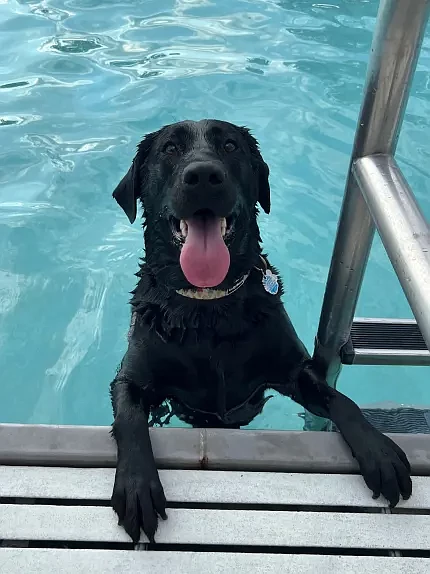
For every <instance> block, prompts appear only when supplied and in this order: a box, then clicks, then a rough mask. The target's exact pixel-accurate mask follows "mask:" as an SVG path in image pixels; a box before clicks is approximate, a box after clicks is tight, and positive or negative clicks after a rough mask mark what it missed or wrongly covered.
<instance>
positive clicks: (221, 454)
mask: <svg viewBox="0 0 430 574" xmlns="http://www.w3.org/2000/svg"><path fill="white" fill-rule="evenodd" d="M151 433H152V441H153V446H154V454H155V457H156V460H157V464H158V466H159V467H160V469H161V470H160V475H161V480H162V482H163V485H164V487H165V492H166V497H167V499H168V507H169V508H168V515H169V519H168V520H167V521H166V522H161V523H160V527H159V530H158V533H157V537H156V539H157V544H155V545H151V544H146V539H145V538H144V536H143V535H142V539H141V544H140V545H139V547H138V548H136V549H135V548H134V547H133V544H132V543H131V542H130V539H129V538H128V536H127V535H126V533H125V532H124V531H123V529H122V528H120V527H119V526H118V525H117V522H116V519H115V515H114V513H113V511H112V510H111V508H110V505H109V498H110V495H111V491H112V485H113V479H114V468H113V467H114V465H115V447H114V444H113V441H112V439H111V437H110V435H109V429H108V428H106V427H57V426H32V425H0V504H1V507H0V572H1V573H2V574H3V573H4V574H18V573H19V574H22V573H23V572H25V574H33V573H34V574H36V573H37V574H40V573H44V572H47V573H48V572H49V573H50V574H52V573H56V572H62V573H64V574H69V573H70V574H72V573H73V574H76V573H77V574H84V573H85V574H96V573H97V574H99V573H106V574H110V573H112V574H113V573H115V574H120V573H123V572H130V573H131V572H140V573H142V574H146V573H151V574H154V573H156V572H165V571H167V572H169V574H179V573H181V574H182V573H184V574H185V573H186V574H200V573H202V572H205V574H215V573H216V574H221V572H222V573H225V572H237V573H239V572H246V573H251V572H252V573H254V572H255V573H259V574H260V573H262V574H275V573H276V574H278V573H281V572H282V573H286V574H289V573H293V572H294V574H296V573H297V572H301V573H304V574H311V573H312V574H314V573H315V572H322V573H326V572H330V574H340V573H342V574H352V573H355V572H360V574H373V573H374V572H379V573H388V572H389V573H390V574H424V573H427V572H430V437H429V435H400V434H397V435H392V436H393V438H394V439H395V440H396V441H397V442H398V443H399V444H400V445H401V446H402V447H403V448H404V450H405V451H406V452H407V454H408V456H409V459H410V461H411V464H412V469H413V474H414V478H413V482H414V493H413V496H412V498H411V499H410V500H409V501H402V502H400V503H399V506H398V507H397V508H396V509H394V510H391V511H390V509H389V508H387V505H386V504H385V503H384V501H383V500H382V501H381V500H373V499H372V496H371V493H370V491H369V490H368V489H367V487H366V486H365V484H364V481H363V479H362V478H361V476H359V475H358V474H357V466H356V463H355V461H354V459H353V458H352V457H351V455H350V454H349V451H348V449H347V447H346V446H345V444H344V443H343V441H342V439H341V437H340V436H339V435H338V434H336V433H312V432H287V431H279V432H278V431H231V430H218V429H205V430H200V429H152V430H151ZM138 550H142V551H138Z"/></svg>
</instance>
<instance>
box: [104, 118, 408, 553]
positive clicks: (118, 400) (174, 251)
mask: <svg viewBox="0 0 430 574" xmlns="http://www.w3.org/2000/svg"><path fill="white" fill-rule="evenodd" d="M268 178H269V169H268V167H267V165H266V164H265V163H264V161H263V159H262V157H261V155H260V152H259V150H258V144H257V141H256V140H255V139H254V138H253V137H252V136H251V135H250V133H249V131H248V130H247V129H245V128H241V127H237V126H234V125H232V124H229V123H226V122H221V121H215V120H204V121H200V122H192V121H186V122H181V123H177V124H173V125H170V126H166V127H164V128H162V129H161V130H159V131H158V132H155V133H152V134H149V135H147V136H146V137H145V139H144V140H143V141H142V142H141V143H140V144H139V146H138V151H137V154H136V157H135V158H134V160H133V164H132V166H131V168H130V169H129V171H128V173H127V174H126V175H125V177H124V178H123V179H122V181H121V182H120V184H119V185H118V187H117V188H116V189H115V191H114V193H113V196H114V198H115V199H116V201H117V202H118V203H119V205H120V206H121V207H122V209H123V210H124V211H125V213H126V214H127V216H128V218H129V220H130V222H131V223H133V221H134V220H135V218H136V209H137V201H138V200H139V199H140V200H141V203H142V206H143V212H144V221H145V223H144V226H145V231H144V237H145V258H144V260H143V262H142V263H141V264H140V271H139V272H138V274H137V276H138V277H139V281H138V284H137V287H136V289H135V290H134V291H133V298H132V301H131V303H132V308H133V315H132V326H131V330H130V335H129V347H128V350H127V353H126V355H125V357H124V359H123V361H122V364H121V368H120V370H119V372H118V374H117V376H116V378H115V380H114V381H113V383H112V385H111V394H112V403H113V409H114V417H115V418H114V423H113V434H114V437H115V439H116V442H117V445H118V464H117V469H116V476H115V485H114V490H113V495H112V505H113V508H114V510H115V511H116V512H117V514H118V516H119V522H120V523H121V524H123V526H124V528H125V529H126V531H127V532H128V534H129V535H130V536H131V538H132V539H133V541H134V542H137V541H138V540H139V537H140V530H141V528H142V529H143V531H144V532H145V534H146V535H147V536H148V538H149V540H151V541H153V540H154V534H155V532H156V529H157V524H158V518H157V517H158V516H161V517H162V518H166V512H165V508H166V499H165V496H164V492H163V487H162V485H161V483H160V480H159V477H158V472H157V469H156V466H155V462H154V457H153V453H152V449H151V443H150V439H149V433H148V415H149V414H150V412H151V411H152V410H153V409H155V408H156V407H158V406H159V405H160V404H161V403H162V402H163V401H165V400H166V399H169V400H170V401H171V404H172V407H173V408H174V410H175V413H176V414H177V415H178V416H179V417H181V418H182V419H183V420H185V421H187V422H189V423H191V424H192V425H193V426H196V427H227V428H238V427H240V426H243V425H246V424H248V423H249V422H250V421H251V420H252V419H253V418H254V417H255V416H256V415H257V414H258V413H260V412H261V410H262V408H263V405H264V403H265V396H264V393H265V390H266V389H269V388H271V389H275V390H277V391H279V392H280V393H282V394H284V395H288V396H290V397H292V398H293V399H294V400H295V401H296V402H298V403H299V404H300V405H303V406H304V407H305V408H306V409H308V410H309V411H310V412H312V413H314V414H316V415H319V416H323V417H327V418H329V419H331V420H332V421H333V422H334V423H335V424H336V425H337V427H338V429H339V431H340V432H341V433H342V436H343V437H344V439H345V441H346V442H347V443H348V445H349V447H350V448H351V451H352V453H353V455H354V456H355V458H356V459H357V461H358V464H359V466H360V470H361V472H362V474H363V477H364V480H365V481H366V484H367V485H368V487H369V488H370V489H371V490H372V491H373V493H374V497H378V496H379V495H380V494H381V493H382V494H383V495H384V496H385V497H386V498H387V499H388V501H389V502H390V504H391V505H392V506H395V505H396V504H397V502H398V501H399V497H400V494H401V495H402V496H403V497H404V498H408V497H409V496H410V495H411V492H412V483H411V479H410V466H409V462H408V460H407V458H406V455H405V454H404V452H403V451H402V450H401V449H400V448H399V447H398V446H397V445H396V444H395V443H394V442H392V441H391V440H390V439H389V438H387V437H386V436H384V435H383V434H381V433H380V432H378V431H377V430H376V429H374V428H373V427H372V426H371V425H370V424H369V423H368V422H366V420H365V419H364V417H363V415H362V413H361V411H360V409H359V408H358V407H357V405H356V404H355V403H353V402H352V401H351V400H350V399H348V398H347V397H345V396H344V395H342V394H341V393H339V392H338V391H336V390H334V389H332V388H330V387H329V386H328V385H327V384H326V382H325V379H324V374H323V373H320V372H319V371H318V369H317V367H316V366H315V365H314V364H313V362H312V360H311V359H310V357H309V355H308V353H307V351H306V349H305V347H304V346H303V344H302V343H301V341H300V340H299V338H298V337H297V334H296V332H295V330H294V328H293V326H292V324H291V322H290V319H289V317H288V315H287V313H286V312H285V310H284V307H283V304H282V302H281V295H282V284H281V281H280V280H279V279H278V278H277V273H276V270H275V269H274V268H273V267H272V266H270V264H269V263H268V262H267V259H266V257H265V256H263V255H262V251H261V246H260V242H261V240H260V234H259V229H258V225H257V203H259V204H260V206H261V207H262V208H263V209H264V211H265V212H266V213H269V211H270V188H269V179H268Z"/></svg>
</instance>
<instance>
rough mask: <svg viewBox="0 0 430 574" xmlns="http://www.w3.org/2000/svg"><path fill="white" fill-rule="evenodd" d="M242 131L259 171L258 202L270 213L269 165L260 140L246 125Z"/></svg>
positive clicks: (254, 164) (256, 168)
mask: <svg viewBox="0 0 430 574" xmlns="http://www.w3.org/2000/svg"><path fill="white" fill-rule="evenodd" d="M240 131H241V133H242V135H243V137H244V138H245V140H246V142H247V144H248V146H249V149H250V150H251V154H252V158H253V167H254V169H255V170H256V171H257V174H256V175H257V181H258V200H257V201H258V203H259V204H260V205H261V207H262V208H263V210H264V211H265V212H266V213H270V185H269V166H268V165H267V163H266V162H265V161H264V160H263V158H262V156H261V153H260V150H259V147H258V142H257V140H256V139H255V137H254V136H252V135H251V133H250V131H249V129H248V128H246V127H241V128H240Z"/></svg>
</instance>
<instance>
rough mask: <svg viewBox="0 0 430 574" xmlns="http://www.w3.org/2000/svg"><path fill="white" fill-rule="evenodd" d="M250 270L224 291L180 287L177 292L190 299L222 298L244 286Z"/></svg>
mask: <svg viewBox="0 0 430 574" xmlns="http://www.w3.org/2000/svg"><path fill="white" fill-rule="evenodd" d="M249 273H250V272H249V271H248V273H246V274H245V275H244V276H243V277H242V278H241V279H238V280H237V281H236V283H235V284H234V285H233V286H232V287H230V289H226V290H225V291H223V290H222V289H204V288H201V289H200V288H197V289H178V290H177V291H176V293H178V294H179V295H182V296H183V297H188V298H189V299H204V300H208V301H209V300H211V299H222V298H223V297H227V295H231V294H232V293H234V292H235V291H237V290H238V289H240V288H241V287H242V285H243V284H244V283H245V281H246V280H247V279H248V277H249Z"/></svg>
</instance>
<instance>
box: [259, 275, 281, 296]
mask: <svg viewBox="0 0 430 574" xmlns="http://www.w3.org/2000/svg"><path fill="white" fill-rule="evenodd" d="M262 282H263V287H264V289H265V291H267V292H268V293H270V295H276V294H277V292H278V289H279V284H278V276H277V275H275V273H272V271H270V269H266V271H265V272H264V273H263V280H262Z"/></svg>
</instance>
